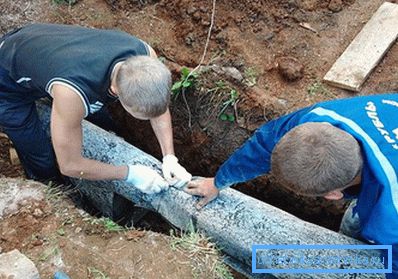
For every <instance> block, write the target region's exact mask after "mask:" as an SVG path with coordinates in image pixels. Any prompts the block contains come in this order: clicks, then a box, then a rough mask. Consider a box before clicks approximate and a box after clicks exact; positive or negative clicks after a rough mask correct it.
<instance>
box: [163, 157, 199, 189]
mask: <svg viewBox="0 0 398 279" xmlns="http://www.w3.org/2000/svg"><path fill="white" fill-rule="evenodd" d="M162 171H163V176H164V178H165V179H166V180H167V182H168V183H169V184H170V185H173V186H174V187H177V188H181V187H182V186H184V185H185V184H187V183H188V182H189V181H191V179H192V175H191V174H190V173H189V172H187V170H186V169H185V168H184V167H183V166H181V165H180V164H179V163H178V159H177V157H176V156H174V155H172V154H168V155H166V156H164V157H163V164H162Z"/></svg>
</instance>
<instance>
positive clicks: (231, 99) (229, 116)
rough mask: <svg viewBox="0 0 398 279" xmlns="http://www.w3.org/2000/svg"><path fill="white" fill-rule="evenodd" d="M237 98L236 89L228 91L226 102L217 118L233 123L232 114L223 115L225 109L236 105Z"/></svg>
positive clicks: (233, 116) (233, 117)
mask: <svg viewBox="0 0 398 279" xmlns="http://www.w3.org/2000/svg"><path fill="white" fill-rule="evenodd" d="M238 98H239V94H238V91H236V89H233V88H232V89H230V92H229V99H228V100H226V101H225V102H224V103H223V104H222V108H221V111H220V113H219V117H220V119H221V120H223V121H230V122H234V121H235V115H234V114H229V113H225V111H226V109H227V108H228V107H233V106H234V105H235V103H236V101H237V100H238Z"/></svg>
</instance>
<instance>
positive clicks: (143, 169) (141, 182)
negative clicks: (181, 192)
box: [126, 165, 169, 194]
mask: <svg viewBox="0 0 398 279" xmlns="http://www.w3.org/2000/svg"><path fill="white" fill-rule="evenodd" d="M128 168H129V169H128V174H127V178H126V182H127V183H131V184H133V185H134V186H135V187H136V188H137V189H138V190H140V191H141V192H143V193H146V194H154V193H159V192H161V191H162V190H165V189H167V188H168V187H169V184H168V183H167V181H166V180H164V179H163V177H161V176H160V175H159V174H158V173H157V172H156V171H155V170H154V169H151V168H150V167H147V166H143V165H128Z"/></svg>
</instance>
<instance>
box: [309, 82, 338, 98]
mask: <svg viewBox="0 0 398 279" xmlns="http://www.w3.org/2000/svg"><path fill="white" fill-rule="evenodd" d="M307 92H308V94H309V95H310V96H316V95H324V96H329V97H333V94H332V93H331V92H330V91H329V90H328V89H327V88H326V87H325V86H324V85H323V83H322V82H320V81H319V80H316V81H314V82H313V83H312V84H310V85H309V86H308V88H307Z"/></svg>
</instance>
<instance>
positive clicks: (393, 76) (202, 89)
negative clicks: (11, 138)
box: [0, 0, 398, 229]
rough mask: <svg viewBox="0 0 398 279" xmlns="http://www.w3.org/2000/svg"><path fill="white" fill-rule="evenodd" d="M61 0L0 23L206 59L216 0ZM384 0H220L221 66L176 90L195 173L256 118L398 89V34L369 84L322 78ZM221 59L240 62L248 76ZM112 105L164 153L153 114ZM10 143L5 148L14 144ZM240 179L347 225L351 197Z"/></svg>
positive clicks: (326, 222) (7, 7) (17, 9)
mask: <svg viewBox="0 0 398 279" xmlns="http://www.w3.org/2000/svg"><path fill="white" fill-rule="evenodd" d="M55 2H62V1H53V2H51V1H45V0H39V1H26V0H17V1H7V3H5V2H4V1H3V2H1V3H0V8H1V10H2V11H3V15H2V16H0V31H1V32H3V33H4V32H6V31H9V30H11V29H12V28H15V27H18V26H21V25H23V24H25V23H29V22H36V21H40V22H54V23H67V24H79V25H84V26H91V27H97V28H115V29H121V30H124V31H127V32H129V33H131V34H134V35H136V36H138V37H140V38H142V39H143V40H145V41H147V42H148V43H149V44H150V45H152V47H153V48H154V49H155V50H156V52H157V53H158V55H159V56H160V57H161V58H162V59H163V60H165V63H166V64H167V65H168V66H169V67H170V69H171V70H172V72H173V78H174V81H177V80H178V79H179V78H180V69H181V67H182V66H186V67H189V68H194V67H195V66H196V65H197V64H198V62H199V61H200V58H201V56H202V54H203V50H204V45H205V41H206V37H207V33H208V29H209V27H210V25H211V12H212V1H188V0H174V1H173V0H160V1H155V0H144V1H141V0H140V1H137V0H121V1H114V0H106V1H99V0H80V1H77V3H76V4H74V5H68V4H54V3H55ZM66 2H68V1H66ZM391 2H397V1H391ZM381 3H383V1H382V0H374V1H367V0H330V1H321V0H282V1H267V0H254V1H237V0H218V1H217V2H216V14H215V21H214V25H213V29H212V33H211V37H210V43H209V47H208V50H207V55H206V58H205V60H204V65H216V67H208V68H207V70H206V71H205V72H203V73H202V74H201V75H200V76H199V78H198V80H197V82H196V86H195V87H194V88H191V89H190V90H187V91H186V92H185V93H184V94H180V95H179V96H177V97H174V98H173V102H172V105H171V110H172V114H173V124H174V134H175V148H176V153H177V156H178V157H179V158H180V160H181V162H182V163H183V164H184V165H185V166H186V167H187V169H188V170H190V171H191V172H192V173H193V174H194V175H202V176H212V175H214V174H215V172H216V170H217V168H218V167H219V166H220V165H221V164H222V162H223V161H225V159H227V158H228V156H229V155H230V154H231V153H232V152H233V151H234V150H236V149H237V148H238V147H239V146H240V145H241V144H242V143H243V142H244V141H245V140H246V139H247V138H249V137H250V135H251V134H252V133H253V131H254V130H255V129H256V128H257V127H259V126H260V125H261V124H262V123H265V122H267V121H269V120H270V119H273V118H275V117H277V116H279V115H283V114H286V113H288V112H291V111H293V110H295V109H298V108H301V107H304V106H308V105H311V104H313V103H315V102H318V101H322V100H330V99H335V98H342V97H349V96H356V95H361V94H364V95H365V94H372V93H384V92H392V91H398V71H397V70H396V65H397V63H398V45H397V44H395V45H394V46H393V47H392V48H391V49H390V50H389V52H388V53H387V54H386V56H385V57H384V58H383V59H382V60H381V62H380V63H379V64H378V66H377V67H376V69H375V71H374V72H373V73H372V74H371V75H370V77H369V78H368V80H367V81H366V82H365V84H364V86H363V89H362V91H361V92H360V93H352V92H348V91H345V90H341V89H337V88H334V87H331V86H328V85H326V84H323V83H322V82H321V81H322V77H323V76H324V74H325V73H326V72H327V71H328V69H329V68H330V67H331V66H332V64H333V63H334V62H335V60H336V59H337V58H338V57H339V55H340V54H341V53H342V52H343V51H344V49H345V48H346V47H347V46H348V44H349V43H350V42H351V41H352V40H353V38H354V37H355V35H356V34H357V33H358V32H359V31H360V30H361V28H362V27H363V26H364V24H365V23H366V22H367V21H368V20H369V18H370V17H371V16H372V14H373V13H374V12H375V11H376V10H377V8H378V7H379V6H380V5H381ZM222 67H233V68H234V69H235V70H237V71H239V73H240V76H239V75H238V76H236V75H233V74H231V73H230V72H229V71H227V70H225V68H224V69H223V68H222ZM220 69H221V70H220ZM235 73H236V72H235ZM231 90H236V92H238V102H236V105H235V106H227V107H226V108H225V111H224V112H225V113H226V114H228V115H233V116H234V117H233V118H234V119H233V120H232V121H225V120H221V119H220V115H221V111H222V110H223V109H224V106H225V105H224V104H225V102H227V101H228V100H229V99H230V97H231ZM184 97H185V99H184ZM112 113H113V115H114V117H115V119H116V120H117V121H118V122H119V123H120V125H121V126H122V128H123V129H122V130H123V132H122V136H123V137H124V138H126V139H127V140H128V141H130V142H131V143H133V144H134V145H136V146H138V147H140V148H142V149H143V150H144V151H146V152H148V153H151V154H153V155H154V156H156V157H158V158H160V157H161V154H160V150H159V147H158V143H157V142H156V139H155V138H154V135H153V132H152V131H151V128H150V126H149V123H148V122H143V121H139V120H135V119H133V118H131V117H130V116H129V115H127V114H126V113H125V112H124V111H123V110H122V108H121V107H120V106H118V105H114V106H113V107H112ZM2 146H3V147H2V148H3V149H2V152H1V153H2V154H3V153H4V152H7V150H6V149H7V148H8V147H4V144H3V145H2ZM0 163H2V161H0ZM3 164H4V163H3ZM0 167H1V172H2V173H3V166H0ZM4 169H5V168H4ZM8 173H9V172H8V171H7V173H3V174H6V175H8ZM237 189H239V190H240V191H243V192H245V193H248V194H250V195H253V196H255V197H256V198H258V199H261V200H263V201H266V202H268V203H270V204H273V205H276V206H278V207H280V208H282V209H284V210H286V211H288V212H291V213H292V214H294V215H296V216H298V217H300V218H303V219H305V220H309V221H311V222H314V223H317V224H320V225H322V226H325V227H328V228H331V229H337V228H338V224H339V222H340V219H341V216H342V213H343V211H344V207H345V204H344V203H343V202H339V203H336V202H327V201H324V200H323V199H310V198H302V197H297V196H295V195H294V194H292V193H289V192H285V191H284V190H282V189H281V188H280V187H279V186H278V185H276V184H275V183H271V182H270V180H269V179H268V178H266V177H265V178H259V179H256V180H254V181H251V182H249V183H246V184H244V185H239V186H237Z"/></svg>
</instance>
